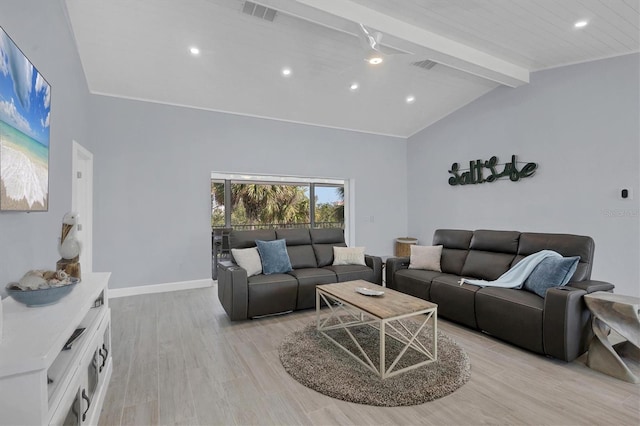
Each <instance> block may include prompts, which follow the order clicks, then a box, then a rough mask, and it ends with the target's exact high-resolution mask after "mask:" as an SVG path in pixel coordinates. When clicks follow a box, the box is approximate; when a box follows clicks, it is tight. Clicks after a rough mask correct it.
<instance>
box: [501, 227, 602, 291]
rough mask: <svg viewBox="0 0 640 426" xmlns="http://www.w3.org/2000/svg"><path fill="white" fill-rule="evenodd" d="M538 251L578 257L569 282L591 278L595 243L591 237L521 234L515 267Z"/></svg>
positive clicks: (514, 262)
mask: <svg viewBox="0 0 640 426" xmlns="http://www.w3.org/2000/svg"><path fill="white" fill-rule="evenodd" d="M540 250H553V251H556V252H558V253H560V254H561V255H562V256H564V257H571V256H580V262H579V263H578V267H577V268H576V272H575V273H574V274H573V277H572V278H571V281H584V280H588V279H590V278H591V269H592V265H593V253H594V250H595V243H594V241H593V239H592V238H591V237H586V236H582V235H572V234H543V233H534V232H523V233H522V234H521V235H520V244H519V246H518V254H517V256H516V257H515V259H514V261H513V264H514V265H515V264H516V263H518V262H519V261H521V260H522V259H524V258H525V257H526V256H529V255H530V254H533V253H537V252H539V251H540Z"/></svg>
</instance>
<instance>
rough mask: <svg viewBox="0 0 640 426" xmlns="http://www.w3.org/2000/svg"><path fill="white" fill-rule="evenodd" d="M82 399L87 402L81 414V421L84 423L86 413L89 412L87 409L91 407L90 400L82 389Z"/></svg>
mask: <svg viewBox="0 0 640 426" xmlns="http://www.w3.org/2000/svg"><path fill="white" fill-rule="evenodd" d="M82 399H84V400H85V401H87V409H86V410H84V413H82V421H83V422H84V421H85V420H86V419H87V412H88V411H89V408H90V407H91V398H89V397H88V396H87V392H86V389H82Z"/></svg>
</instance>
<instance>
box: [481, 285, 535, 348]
mask: <svg viewBox="0 0 640 426" xmlns="http://www.w3.org/2000/svg"><path fill="white" fill-rule="evenodd" d="M543 307H544V299H543V298H541V297H539V296H537V295H536V294H534V293H531V292H528V291H524V290H516V289H511V288H497V287H485V288H482V289H480V290H478V292H477V293H476V317H477V320H478V327H479V328H480V329H481V330H483V331H486V332H487V333H489V334H492V335H493V336H495V337H497V338H499V339H502V340H506V341H508V342H511V343H513V344H515V345H518V346H520V347H522V348H525V349H529V350H531V351H534V352H538V353H544V348H543V344H542V319H543Z"/></svg>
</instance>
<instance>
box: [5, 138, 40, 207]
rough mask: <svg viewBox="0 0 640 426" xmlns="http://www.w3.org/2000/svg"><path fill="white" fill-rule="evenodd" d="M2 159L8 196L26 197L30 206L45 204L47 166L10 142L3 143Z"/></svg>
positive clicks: (19, 198)
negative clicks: (11, 145)
mask: <svg viewBox="0 0 640 426" xmlns="http://www.w3.org/2000/svg"><path fill="white" fill-rule="evenodd" d="M0 161H2V163H1V164H0V170H2V176H1V178H2V183H4V186H5V189H6V196H7V197H9V198H11V199H13V200H16V201H19V200H22V199H25V200H26V201H27V203H28V204H29V206H33V205H34V204H35V203H40V204H43V205H44V203H45V201H46V199H47V189H48V186H49V184H48V180H49V175H48V172H47V167H46V166H45V165H44V164H42V163H40V162H38V161H37V160H33V159H31V158H30V157H29V156H28V155H27V154H25V153H24V152H22V151H20V150H18V149H14V148H12V147H10V146H8V144H2V151H1V152H0Z"/></svg>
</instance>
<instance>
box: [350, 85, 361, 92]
mask: <svg viewBox="0 0 640 426" xmlns="http://www.w3.org/2000/svg"><path fill="white" fill-rule="evenodd" d="M358 87H360V85H359V84H358V83H351V86H349V90H351V91H354V90H358Z"/></svg>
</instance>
